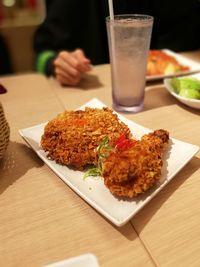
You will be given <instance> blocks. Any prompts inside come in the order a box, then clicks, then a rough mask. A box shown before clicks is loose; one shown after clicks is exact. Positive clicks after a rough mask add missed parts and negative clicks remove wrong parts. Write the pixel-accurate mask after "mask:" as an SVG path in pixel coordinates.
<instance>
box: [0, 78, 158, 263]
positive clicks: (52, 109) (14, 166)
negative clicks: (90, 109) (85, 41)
mask: <svg viewBox="0 0 200 267" xmlns="http://www.w3.org/2000/svg"><path fill="white" fill-rule="evenodd" d="M1 82H2V83H3V84H4V86H5V87H6V88H7V89H8V92H7V93H6V94H4V95H2V98H1V101H2V104H3V106H4V107H5V114H6V117H7V119H8V122H9V125H10V129H11V138H10V143H9V147H8V150H7V151H6V155H5V157H4V158H3V160H1V161H0V214H1V216H0V243H1V246H0V266H4V267H16V266H22V267H23V266H24V267H27V266H29V267H38V266H43V265H45V264H49V263H52V262H55V261H60V260H63V259H66V258H69V257H72V256H77V255H80V254H83V253H88V252H91V253H94V254H95V255H96V256H97V258H98V261H99V263H100V266H101V267H109V266H116V267H118V266H121V265H124V266H130V267H131V266H147V267H153V266H155V264H154V263H153V261H152V259H151V257H150V256H149V254H148V252H147V251H146V248H145V247H144V246H143V244H142V242H141V240H140V239H139V237H138V235H137V234H136V232H135V230H134V229H133V226H132V225H131V223H130V222H129V223H127V224H126V225H125V226H123V227H121V228H117V227H115V226H113V225H112V224H111V223H110V222H108V221H107V220H106V219H105V218H104V217H102V216H101V215H100V214H99V213H98V212H97V211H96V210H94V209H93V208H92V207H91V206H89V205H88V204H87V203H86V202H85V201H84V200H82V199H81V198H80V197H79V196H78V195H77V194H76V193H74V192H73V191H72V190H71V189H70V188H69V187H68V186H67V185H66V184H65V183H63V182H62V181H61V179H59V178H58V177H57V176H56V175H55V174H54V173H53V172H52V171H51V170H50V169H49V168H48V167H47V166H46V165H45V164H44V163H43V162H42V161H41V160H40V159H39V158H38V157H37V156H36V154H35V153H34V152H33V151H32V149H31V148H29V146H28V145H27V144H26V143H25V142H24V141H23V140H22V138H21V137H20V135H19V133H18V130H19V129H21V128H26V127H30V126H34V125H36V124H39V123H43V122H45V121H48V120H50V119H51V118H52V117H54V116H55V115H57V114H58V113H60V112H62V111H63V110H64V107H65V103H62V101H61V100H60V99H59V98H57V96H56V94H55V91H54V90H53V89H52V87H51V86H50V85H49V83H48V81H47V80H46V79H45V78H44V77H43V76H41V75H36V74H26V75H19V76H11V77H5V78H2V80H1ZM73 102H74V104H73V105H74V106H75V105H76V98H74V100H73ZM108 204H109V203H108Z"/></svg>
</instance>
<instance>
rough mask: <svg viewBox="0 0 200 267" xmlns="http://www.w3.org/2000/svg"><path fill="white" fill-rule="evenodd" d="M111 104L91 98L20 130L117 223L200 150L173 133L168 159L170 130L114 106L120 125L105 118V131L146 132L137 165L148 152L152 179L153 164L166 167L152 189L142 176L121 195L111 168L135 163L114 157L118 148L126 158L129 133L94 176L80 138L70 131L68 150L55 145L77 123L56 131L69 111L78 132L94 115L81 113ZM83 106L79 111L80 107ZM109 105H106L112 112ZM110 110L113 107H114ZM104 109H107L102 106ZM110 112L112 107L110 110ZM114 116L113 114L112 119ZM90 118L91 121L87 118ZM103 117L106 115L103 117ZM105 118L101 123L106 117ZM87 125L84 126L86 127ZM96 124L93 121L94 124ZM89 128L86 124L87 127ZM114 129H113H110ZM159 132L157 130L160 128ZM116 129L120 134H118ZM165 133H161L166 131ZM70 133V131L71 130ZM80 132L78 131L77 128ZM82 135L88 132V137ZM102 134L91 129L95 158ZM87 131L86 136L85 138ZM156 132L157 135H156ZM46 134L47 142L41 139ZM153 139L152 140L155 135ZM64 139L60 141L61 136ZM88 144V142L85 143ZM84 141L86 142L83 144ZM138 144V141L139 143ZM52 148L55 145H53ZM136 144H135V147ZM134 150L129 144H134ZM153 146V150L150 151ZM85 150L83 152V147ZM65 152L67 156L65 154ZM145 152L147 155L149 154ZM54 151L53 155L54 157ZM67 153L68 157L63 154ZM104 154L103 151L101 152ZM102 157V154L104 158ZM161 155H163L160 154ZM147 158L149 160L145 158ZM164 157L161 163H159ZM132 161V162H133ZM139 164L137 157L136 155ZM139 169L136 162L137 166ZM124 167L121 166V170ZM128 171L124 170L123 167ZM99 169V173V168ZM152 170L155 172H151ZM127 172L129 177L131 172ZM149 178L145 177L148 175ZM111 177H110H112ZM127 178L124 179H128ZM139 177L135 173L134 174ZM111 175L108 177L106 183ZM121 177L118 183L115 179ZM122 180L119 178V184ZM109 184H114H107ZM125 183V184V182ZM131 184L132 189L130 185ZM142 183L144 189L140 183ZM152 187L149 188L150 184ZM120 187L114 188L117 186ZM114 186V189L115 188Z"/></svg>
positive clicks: (69, 182) (80, 192) (54, 167)
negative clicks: (150, 126) (152, 125)
mask: <svg viewBox="0 0 200 267" xmlns="http://www.w3.org/2000/svg"><path fill="white" fill-rule="evenodd" d="M104 108H105V105H104V104H103V103H102V102H100V101H99V100H98V99H96V98H95V99H92V100H91V101H89V102H87V103H86V104H84V105H83V106H82V107H80V108H79V109H78V110H76V111H74V112H73V111H72V112H68V111H67V112H66V113H62V114H61V115H58V117H56V119H53V120H50V121H49V122H45V123H42V124H39V125H35V126H32V127H29V128H24V129H21V130H20V131H19V133H20V135H21V136H22V137H23V138H24V140H25V141H26V142H27V143H28V144H29V145H30V147H31V148H32V149H33V150H34V151H35V152H36V154H37V155H38V156H39V157H40V158H41V159H42V160H43V161H44V162H45V163H46V164H47V165H48V166H49V167H50V168H51V169H52V170H53V171H54V172H55V173H56V174H57V175H58V177H60V178H61V179H62V180H63V181H64V182H65V183H66V184H67V185H68V186H69V187H70V188H71V189H73V190H74V191H75V192H76V193H77V194H78V195H79V196H80V197H81V198H83V199H84V200H85V201H86V202H87V203H89V204H90V205H91V206H92V207H93V208H95V209H96V210H97V211H98V212H99V213H100V214H102V215H103V216H105V217H106V218H107V219H108V220H109V221H111V222H112V223H113V224H115V225H117V226H122V225H124V224H125V223H127V222H128V221H129V220H130V219H131V218H132V217H133V216H134V215H135V214H136V213H137V212H138V211H139V210H141V209H142V208H143V207H144V206H145V205H146V204H147V203H148V202H149V201H150V200H151V199H152V198H153V197H154V196H155V195H156V194H157V193H158V192H159V191H160V190H161V189H162V188H163V187H165V186H166V185H167V183H168V182H169V181H170V180H172V178H173V177H174V176H175V175H176V174H177V173H178V172H179V171H180V170H181V169H182V168H183V167H184V166H185V165H186V164H187V162H188V161H189V160H191V158H192V157H193V156H194V155H195V154H196V153H197V152H198V150H199V147H198V146H196V145H192V144H189V143H185V142H182V141H179V140H176V139H173V138H172V137H171V136H170V133H169V136H170V138H168V140H167V141H169V142H168V145H167V147H166V150H165V152H164V154H163V157H162V162H161V161H160V159H161V157H160V148H162V141H163V143H164V142H165V140H164V139H165V136H166V137H167V134H165V133H166V132H167V131H164V130H158V131H156V133H158V135H154V134H152V130H149V129H147V128H145V127H143V126H141V125H139V124H136V123H135V122H133V121H131V120H128V119H126V118H125V117H123V116H121V115H120V114H117V113H115V112H114V114H115V115H116V117H115V118H114V125H116V123H115V122H116V121H115V120H116V118H117V119H118V120H119V130H118V129H116V128H115V129H114V131H113V128H112V127H104V123H105V122H103V123H102V129H101V130H102V131H103V132H104V131H108V133H106V134H111V136H112V139H113V138H114V135H115V133H117V131H120V129H122V130H125V131H126V134H127V136H128V135H130V134H131V135H133V136H134V140H140V139H141V138H144V140H143V141H144V142H143V143H142V141H141V142H140V141H137V142H136V143H134V142H133V143H132V141H133V140H132V139H131V144H132V145H133V144H134V145H136V147H137V149H136V150H134V149H133V150H132V152H133V153H131V155H133V156H134V153H135V151H136V161H137V162H138V163H139V164H136V166H135V169H137V168H138V170H139V169H140V165H141V164H140V163H141V162H142V159H144V158H145V161H146V159H147V158H149V160H150V162H148V166H149V164H150V166H151V168H150V172H149V173H148V177H149V178H150V179H148V181H151V176H152V177H153V175H154V170H153V169H152V166H153V168H155V172H156V167H157V169H158V174H159V172H160V177H159V179H158V180H157V181H156V182H155V184H153V186H152V187H151V188H149V189H148V190H147V191H146V192H144V193H143V192H141V191H140V189H141V188H140V186H142V189H145V187H146V184H145V183H143V182H142V184H140V185H139V186H138V187H136V188H134V190H133V191H131V192H132V193H134V194H132V193H131V194H130V195H128V197H118V196H116V195H115V193H119V192H118V191H115V189H116V190H118V187H117V186H115V185H119V184H120V181H113V180H112V179H113V178H114V179H115V177H112V175H111V176H109V174H110V173H111V172H110V171H109V169H110V168H111V169H112V170H113V171H114V176H115V171H116V168H117V167H118V166H120V168H121V166H122V165H123V166H124V167H125V168H126V166H129V163H130V162H129V161H126V160H125V161H124V162H123V164H121V163H122V162H121V161H116V162H115V161H114V163H116V165H115V167H114V168H112V166H113V165H112V163H113V162H112V159H113V157H114V160H115V154H116V155H117V156H118V157H119V158H120V156H121V155H122V154H123V153H124V151H125V152H126V149H125V150H124V151H123V150H122V151H120V149H123V148H126V147H127V146H130V140H129V139H128V140H127V138H125V136H120V138H118V142H117V148H115V150H116V151H118V150H119V153H118V154H117V152H116V151H115V152H114V151H113V150H111V152H109V153H108V154H109V156H108V157H107V158H106V159H105V161H103V166H104V165H105V162H106V166H104V167H103V174H104V175H105V178H103V177H101V176H96V174H98V173H96V174H95V175H94V176H95V177H93V176H92V172H91V173H89V174H91V176H90V175H87V177H86V178H85V174H86V173H87V171H88V170H87V171H86V170H83V169H81V167H83V165H84V160H85V159H86V157H87V155H86V154H85V153H83V154H82V155H81V154H79V151H78V150H77V149H76V148H77V146H76V142H80V138H73V137H72V138H71V136H70V135H68V136H67V143H65V145H64V150H62V147H60V146H59V148H58V149H57V148H55V146H54V145H56V144H55V143H54V141H55V139H56V138H57V137H58V135H59V134H61V135H60V136H59V138H58V139H59V140H62V139H66V133H67V132H66V131H68V130H69V128H70V127H71V126H70V125H69V124H67V127H66V128H65V132H64V134H62V131H60V133H58V132H57V134H58V135H57V134H55V132H56V131H55V129H56V128H57V127H59V129H62V128H63V127H64V126H63V119H64V121H65V117H66V116H69V115H70V117H69V118H68V120H67V123H71V124H73V127H72V129H73V130H72V132H74V131H75V132H76V127H79V128H80V129H82V126H84V127H86V128H87V125H88V121H87V120H85V119H86V118H83V117H81V116H82V114H85V110H86V109H87V110H88V109H89V112H90V109H94V110H92V113H94V114H95V116H96V113H95V110H98V109H99V110H101V111H102V110H104ZM77 111H78V112H77ZM107 111H108V110H107V109H106V112H107ZM108 112H109V111H108ZM100 113H101V112H100ZM74 115H75V116H77V115H78V116H79V117H78V119H77V118H76V119H74V118H75V117H74ZM109 116H110V113H109ZM111 120H112V119H111ZM96 121H98V118H96V119H95V122H94V124H95V123H96ZM106 121H108V122H109V121H110V120H106ZM85 122H86V124H84V123H85ZM100 122H101V120H100ZM100 124H101V123H100ZM84 127H83V128H84ZM90 127H91V125H90ZM49 129H50V130H51V129H53V131H52V132H51V131H49ZM84 129H85V128H84ZM109 131H110V132H109ZM154 132H155V131H154ZM82 133H83V135H84V136H85V132H84V131H83V132H82ZM113 133H114V135H113ZM160 133H161V135H160ZM162 133H164V138H163V137H162V138H163V139H162V138H161V139H160V136H162ZM67 134H68V133H67ZM76 135H77V134H76ZM83 135H82V137H83ZM50 136H52V138H51V139H50V142H49V139H48V138H49V137H50ZM98 136H99V131H94V132H93V133H92V135H90V137H92V138H93V137H94V139H93V142H92V143H90V145H91V147H88V148H87V149H86V150H85V151H86V152H87V150H90V149H91V150H90V152H91V153H89V155H90V160H91V158H93V159H95V158H96V157H95V156H94V157H93V156H91V155H92V154H93V153H95V151H96V149H95V150H94V149H93V145H92V144H93V143H95V142H96V140H98ZM82 137H81V138H82ZM87 138H88V136H86V139H84V138H83V140H87ZM152 138H153V139H152ZM41 140H42V142H41ZM151 140H152V141H151ZM58 142H59V141H58ZM73 142H75V143H74V144H75V145H74V147H75V150H76V153H73V154H72V155H73V156H72V157H71V158H69V157H67V155H66V149H67V151H68V152H69V149H70V147H69V143H70V144H71V145H72V146H73ZM49 144H50V145H51V144H53V149H52V150H51V151H50V150H49V155H48V152H46V151H45V150H44V149H43V147H46V146H48V145H49ZM81 145H82V144H81ZM148 146H150V149H149V148H148ZM83 147H84V146H83ZM100 147H103V150H102V151H103V153H104V156H105V154H106V153H107V152H108V150H105V149H108V148H109V146H107V143H106V141H104V146H100V145H98V149H97V150H98V151H100ZM133 148H134V146H133ZM49 149H50V148H49ZM131 149H132V148H130V150H131ZM155 149H158V151H155V154H154V153H153V152H152V151H154V150H155ZM56 151H58V152H59V155H60V156H59V158H57V159H58V160H53V159H52V158H53V157H54V156H55V158H56V157H57V156H58V154H54V152H55V153H56ZM128 151H129V150H128ZM137 151H139V154H138V153H137ZM140 151H143V152H144V154H142V153H140ZM150 152H151V153H150ZM80 153H81V152H80ZM63 155H64V156H63ZM142 155H146V156H145V157H143V156H142ZM50 156H51V158H50ZM62 156H63V158H62ZM101 156H102V155H101ZM151 156H153V157H154V158H152V164H151ZM100 158H102V157H100V155H99V159H100ZM156 158H157V160H158V161H157V160H155V159H156ZM59 160H61V162H62V160H67V162H68V160H72V161H70V162H71V164H74V166H76V167H77V169H76V168H70V167H68V166H65V165H64V164H59V162H58V161H59ZM145 161H144V162H143V163H145ZM157 162H158V164H157ZM127 163H128V164H127ZM143 163H142V164H143ZM133 164H134V161H133ZM133 169H134V168H133ZM119 172H120V170H119ZM123 173H124V172H123ZM93 174H94V173H93ZM135 175H136V176H137V173H135ZM149 175H150V176H149ZM124 177H125V176H124V175H121V176H120V178H119V177H118V176H117V175H116V178H119V179H122V178H123V179H125V178H124ZM126 178H127V177H126ZM143 178H144V179H145V177H143ZM109 179H110V180H109ZM123 179H122V180H123ZM134 179H135V178H134ZM105 180H106V181H107V182H108V183H106V184H105ZM109 182H111V187H109ZM115 182H116V184H115ZM118 182H119V184H118ZM122 185H125V186H126V185H128V187H127V188H128V189H129V185H130V184H129V181H128V184H127V182H125V183H124V182H122ZM107 186H108V187H107ZM122 188H123V187H122ZM127 188H126V189H127ZM138 188H139V189H138ZM146 189H147V188H146ZM113 190H114V191H113ZM137 190H139V191H140V193H141V194H138V196H136V197H135V193H138V192H139V191H137ZM144 191H145V190H144ZM113 192H114V193H113ZM120 193H122V194H123V193H126V190H125V191H120Z"/></svg>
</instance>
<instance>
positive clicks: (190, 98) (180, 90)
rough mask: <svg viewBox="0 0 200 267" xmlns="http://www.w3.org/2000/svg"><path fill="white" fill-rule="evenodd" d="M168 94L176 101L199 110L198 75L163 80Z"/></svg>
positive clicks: (199, 83)
mask: <svg viewBox="0 0 200 267" xmlns="http://www.w3.org/2000/svg"><path fill="white" fill-rule="evenodd" d="M164 85H165V87H166V89H167V90H168V92H169V93H170V94H171V95H173V96H174V97H175V98H176V99H177V100H178V101H180V102H182V103H183V104H185V105H187V106H188V107H192V108H195V109H200V74H193V75H190V76H181V77H173V78H166V79H164Z"/></svg>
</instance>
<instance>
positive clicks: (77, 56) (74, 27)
mask: <svg viewBox="0 0 200 267" xmlns="http://www.w3.org/2000/svg"><path fill="white" fill-rule="evenodd" d="M46 2H47V13H46V18H45V20H44V22H43V23H42V24H41V25H40V27H39V28H38V29H37V31H36V33H35V36H34V50H35V52H36V59H35V69H36V71H37V72H40V73H43V74H45V75H47V76H50V75H55V77H56V79H58V81H59V82H60V83H61V84H69V85H76V84H78V83H79V81H80V78H81V74H82V73H83V72H86V71H89V70H90V60H89V59H88V58H87V57H86V56H85V54H84V51H82V50H81V49H76V48H77V47H79V45H78V44H79V40H80V39H79V38H80V37H79V35H78V34H77V33H79V32H80V29H79V27H80V21H81V17H80V16H81V14H82V12H81V11H80V14H79V13H77V12H79V9H77V7H78V6H79V4H82V2H81V1H79V0H77V1H72V0H63V1H61V0H59V1H56V0H49V1H46ZM74 13H76V15H75V14H74ZM77 16H78V17H79V20H77Z"/></svg>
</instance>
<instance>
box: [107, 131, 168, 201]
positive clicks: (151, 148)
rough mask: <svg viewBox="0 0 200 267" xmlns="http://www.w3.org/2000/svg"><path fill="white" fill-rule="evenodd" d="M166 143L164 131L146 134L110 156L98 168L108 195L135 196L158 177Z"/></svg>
mask: <svg viewBox="0 0 200 267" xmlns="http://www.w3.org/2000/svg"><path fill="white" fill-rule="evenodd" d="M168 141H169V134H168V132H167V131H165V130H162V129H161V130H156V131H154V132H153V133H149V134H146V135H144V136H143V137H142V139H141V141H138V142H137V143H136V144H135V145H134V146H133V147H131V148H128V149H125V150H122V151H121V150H116V151H113V152H111V153H110V155H109V156H108V157H107V158H106V159H105V161H104V162H103V166H102V176H103V177H104V184H105V185H106V187H108V188H109V190H110V191H111V193H112V194H114V195H116V196H123V197H129V198H132V197H135V196H137V195H138V194H140V193H143V192H145V191H147V190H148V189H149V188H150V187H152V186H153V185H154V184H155V183H156V181H157V180H159V178H160V177H161V169H162V165H163V161H162V155H163V152H164V150H165V147H166V145H167V143H168Z"/></svg>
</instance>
